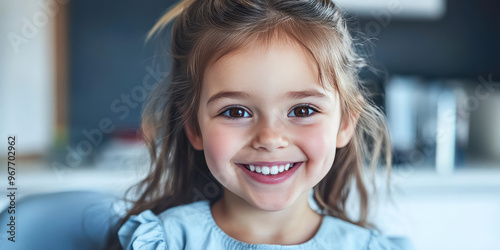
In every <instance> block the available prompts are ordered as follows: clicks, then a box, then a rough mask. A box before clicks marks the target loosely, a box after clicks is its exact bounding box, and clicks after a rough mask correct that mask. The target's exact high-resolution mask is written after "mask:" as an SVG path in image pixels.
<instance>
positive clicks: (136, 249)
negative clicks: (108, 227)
mask: <svg viewBox="0 0 500 250" xmlns="http://www.w3.org/2000/svg"><path fill="white" fill-rule="evenodd" d="M118 238H119V240H120V244H121V245H122V247H123V249H125V250H164V249H166V245H165V232H164V229H163V225H162V222H161V220H160V218H158V217H157V216H156V215H155V214H154V213H153V212H151V210H146V211H144V212H142V213H140V214H139V215H133V216H130V218H129V219H128V220H127V222H125V224H123V226H122V227H121V228H120V230H118Z"/></svg>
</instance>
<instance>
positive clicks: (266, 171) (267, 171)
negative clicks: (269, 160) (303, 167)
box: [248, 163, 294, 175]
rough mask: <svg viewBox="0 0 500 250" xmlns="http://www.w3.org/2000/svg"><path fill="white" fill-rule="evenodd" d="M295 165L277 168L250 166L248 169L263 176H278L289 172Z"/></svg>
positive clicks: (278, 166) (276, 166)
mask: <svg viewBox="0 0 500 250" xmlns="http://www.w3.org/2000/svg"><path fill="white" fill-rule="evenodd" d="M293 165H294V164H293V163H287V164H285V165H275V166H255V165H248V169H249V170H250V171H252V172H257V173H262V174H263V175H268V174H271V175H276V174H279V173H282V172H284V171H287V170H288V169H290V168H291V167H293Z"/></svg>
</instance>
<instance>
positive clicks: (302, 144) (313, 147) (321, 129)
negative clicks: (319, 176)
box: [294, 123, 337, 164]
mask: <svg viewBox="0 0 500 250" xmlns="http://www.w3.org/2000/svg"><path fill="white" fill-rule="evenodd" d="M336 130H337V128H336V126H335V124H333V123H318V124H312V125H309V126H304V127H301V128H298V129H297V131H295V132H294V134H295V135H296V136H297V140H295V141H296V143H297V146H298V147H299V148H300V149H301V150H302V151H303V152H304V153H305V154H306V156H307V157H308V159H309V160H310V161H313V162H312V163H315V164H317V163H320V164H325V163H328V162H329V161H332V162H333V158H334V156H335V150H336V139H337V133H336V132H335V131H336ZM317 161H320V162H317ZM323 161H328V162H323Z"/></svg>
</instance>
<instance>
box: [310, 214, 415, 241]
mask: <svg viewBox="0 0 500 250" xmlns="http://www.w3.org/2000/svg"><path fill="white" fill-rule="evenodd" d="M315 237H317V238H318V239H317V241H318V242H320V244H321V245H322V246H324V249H337V248H340V249H369V250H382V249H383V250H386V249H387V250H388V249H391V250H392V249H405V250H412V249H414V247H413V245H412V243H411V241H410V240H409V239H408V238H406V237H403V236H385V235H381V234H380V233H379V232H377V231H376V230H373V229H367V228H364V227H360V226H358V225H355V224H352V223H349V222H347V221H344V220H341V219H339V218H336V217H333V216H329V215H325V216H324V217H323V223H322V225H321V228H320V230H319V231H318V234H317V235H316V236H315Z"/></svg>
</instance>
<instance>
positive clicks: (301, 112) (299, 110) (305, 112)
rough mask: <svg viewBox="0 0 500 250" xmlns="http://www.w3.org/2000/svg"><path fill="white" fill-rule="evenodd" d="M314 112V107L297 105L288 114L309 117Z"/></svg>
mask: <svg viewBox="0 0 500 250" xmlns="http://www.w3.org/2000/svg"><path fill="white" fill-rule="evenodd" d="M315 112H317V111H316V110H315V109H313V108H311V107H309V106H299V107H296V108H294V109H292V111H291V112H290V113H289V114H288V116H290V117H309V116H311V115H313V114H314V113H315Z"/></svg>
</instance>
